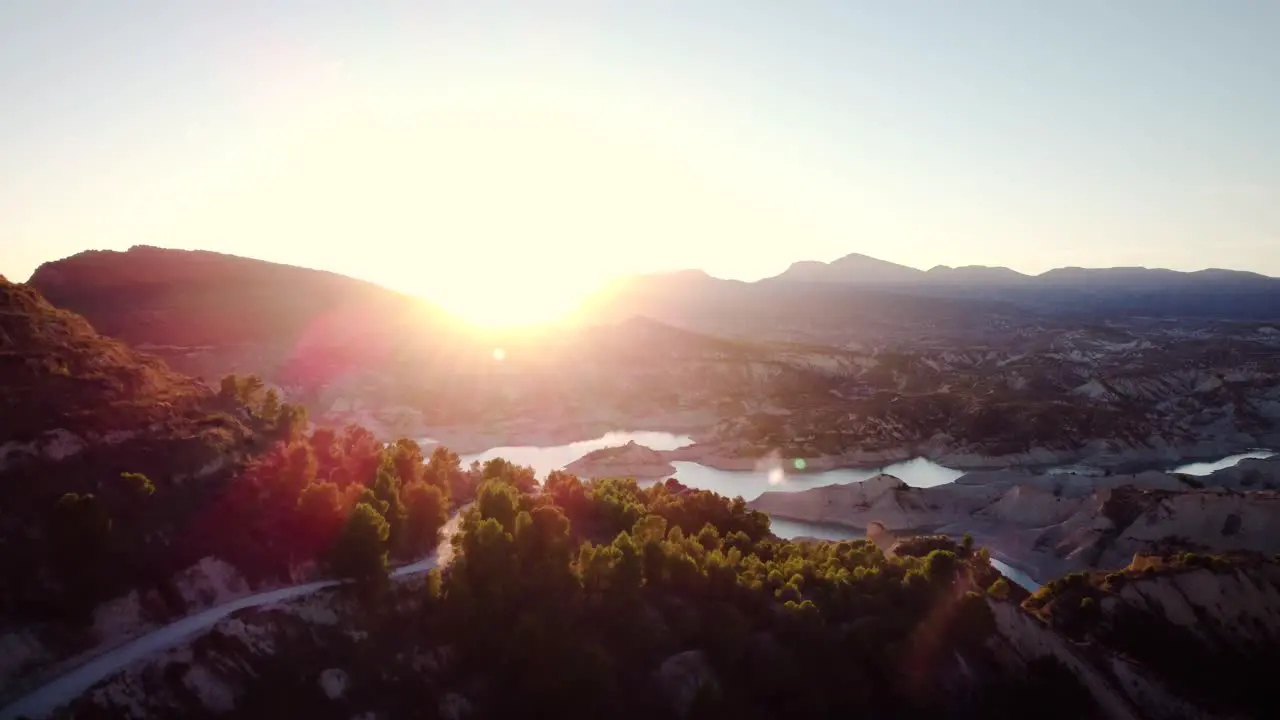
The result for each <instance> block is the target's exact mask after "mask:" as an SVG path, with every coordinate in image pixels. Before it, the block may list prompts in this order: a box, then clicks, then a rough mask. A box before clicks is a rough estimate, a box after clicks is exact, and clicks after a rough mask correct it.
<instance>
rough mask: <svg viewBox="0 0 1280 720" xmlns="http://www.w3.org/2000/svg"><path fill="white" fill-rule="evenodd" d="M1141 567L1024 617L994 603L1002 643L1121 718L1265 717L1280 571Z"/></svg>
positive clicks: (1096, 580)
mask: <svg viewBox="0 0 1280 720" xmlns="http://www.w3.org/2000/svg"><path fill="white" fill-rule="evenodd" d="M1202 565H1207V566H1189V565H1185V564H1182V563H1181V562H1179V561H1177V560H1176V559H1174V560H1172V561H1171V560H1170V559H1168V558H1153V557H1139V558H1136V559H1135V562H1134V563H1133V564H1132V565H1130V566H1129V567H1128V568H1126V569H1125V570H1124V571H1123V572H1120V573H1113V574H1110V575H1107V576H1106V577H1105V579H1103V578H1102V576H1100V575H1096V576H1093V577H1092V578H1088V579H1086V578H1084V577H1082V576H1075V578H1074V580H1073V579H1072V578H1066V579H1064V580H1062V581H1059V582H1056V583H1053V584H1052V585H1051V586H1050V587H1049V588H1047V589H1046V590H1045V591H1042V593H1040V594H1037V595H1036V596H1034V597H1033V598H1031V600H1029V601H1028V602H1027V604H1025V605H1024V606H1023V607H1018V606H1016V605H1013V604H1011V603H1005V602H996V601H992V610H993V612H994V614H995V618H996V625H997V642H998V643H1004V644H1005V647H1007V648H1008V649H1009V650H1011V651H1012V653H1013V654H1014V655H1016V656H1018V657H1020V658H1021V660H1022V661H1024V662H1030V661H1034V660H1037V659H1042V658H1052V659H1053V660H1055V661H1056V662H1058V663H1061V664H1062V665H1063V666H1065V667H1066V668H1068V669H1069V670H1070V671H1071V672H1072V674H1074V675H1075V676H1076V677H1077V678H1079V680H1080V681H1081V683H1082V685H1083V686H1084V687H1085V688H1086V689H1087V690H1088V691H1089V693H1090V694H1091V695H1092V696H1093V698H1094V700H1095V702H1097V704H1098V706H1099V707H1100V708H1101V709H1103V711H1104V712H1105V714H1106V716H1107V717H1111V718H1144V719H1145V718H1151V719H1152V720H1154V719H1156V718H1213V717H1264V716H1267V715H1268V714H1269V713H1265V712H1264V713H1263V714H1259V712H1260V711H1261V710H1262V707H1263V706H1268V705H1269V706H1270V707H1271V708H1272V709H1274V705H1273V704H1272V703H1273V701H1274V696H1273V695H1271V693H1270V686H1269V685H1268V684H1267V682H1268V680H1269V675H1268V674H1267V672H1266V671H1265V670H1259V669H1258V668H1271V667H1275V663H1276V661H1277V659H1280V654H1278V653H1277V650H1276V648H1277V641H1280V565H1276V564H1275V563H1274V562H1267V561H1265V560H1262V559H1254V560H1252V561H1240V560H1236V561H1227V560H1224V559H1221V558H1219V559H1214V560H1209V561H1202Z"/></svg>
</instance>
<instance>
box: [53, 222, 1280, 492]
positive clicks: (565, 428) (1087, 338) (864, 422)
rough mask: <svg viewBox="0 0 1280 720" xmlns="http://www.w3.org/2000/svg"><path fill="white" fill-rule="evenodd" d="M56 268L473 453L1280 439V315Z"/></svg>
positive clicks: (646, 282)
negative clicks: (587, 306)
mask: <svg viewBox="0 0 1280 720" xmlns="http://www.w3.org/2000/svg"><path fill="white" fill-rule="evenodd" d="M870 262H871V261H870V259H867V258H859V259H858V261H857V263H854V265H865V264H867V263H870ZM134 263H137V264H139V265H140V266H142V267H146V268H148V269H149V272H147V273H139V272H137V271H136V270H129V268H130V267H132V265H133V264H134ZM1093 272H1094V271H1085V273H1086V274H1087V275H1089V276H1090V277H1093ZM1098 272H1100V273H1102V276H1105V277H1112V275H1116V276H1117V277H1129V276H1130V275H1131V274H1132V273H1131V272H1130V270H1128V269H1124V268H1120V269H1116V270H1115V271H1114V273H1112V271H1106V272H1103V271H1098ZM1138 272H1139V274H1143V276H1144V277H1145V273H1147V272H1148V271H1145V270H1140V271H1138ZM1151 272H1155V273H1156V274H1157V275H1158V276H1160V277H1164V275H1166V274H1169V273H1170V272H1171V271H1160V272H1157V271H1151ZM920 274H921V275H929V276H936V275H944V276H945V275H956V276H963V277H966V278H968V277H977V278H986V277H990V276H992V275H993V274H994V275H1001V274H1002V273H1000V272H999V270H998V269H990V268H987V269H975V268H957V269H951V270H939V269H935V270H933V271H930V272H929V273H920ZM1046 275H1051V274H1046ZM1058 275H1063V273H1059V274H1058ZM1173 275H1178V274H1176V273H1174V274H1173ZM1194 275H1196V276H1197V277H1200V276H1206V277H1209V279H1210V280H1213V281H1214V282H1217V280H1214V278H1215V277H1218V275H1217V274H1214V273H1207V274H1205V273H1202V274H1194ZM99 276H104V277H105V278H107V279H102V278H100V277H99ZM1065 276H1066V277H1067V278H1070V277H1072V276H1073V272H1066V273H1065ZM1232 277H1234V276H1232ZM35 280H36V281H37V282H38V283H40V284H42V285H50V286H52V288H51V292H52V293H53V294H54V296H55V297H60V298H62V301H63V302H65V303H68V304H69V305H68V308H69V309H71V310H74V311H77V312H82V313H85V314H86V316H87V317H88V318H89V319H90V321H91V322H93V323H94V324H95V326H100V327H118V328H120V333H121V334H122V337H125V338H127V339H128V340H130V341H131V342H133V343H136V344H137V346H139V347H143V348H147V349H148V350H149V351H152V352H156V353H161V354H163V355H164V357H165V358H166V359H167V360H168V361H169V362H170V363H172V364H173V365H174V366H175V367H176V368H178V369H180V370H183V371H184V372H187V373H189V374H196V375H202V376H204V377H206V378H217V377H220V376H221V375H222V374H224V373H227V372H239V373H241V374H244V373H248V372H254V373H257V374H260V375H261V376H262V377H263V378H264V379H265V380H266V381H267V382H268V383H271V384H273V385H276V386H279V387H281V388H283V389H284V391H285V392H286V394H287V395H288V396H289V397H290V398H291V399H292V400H294V401H295V402H300V403H302V404H304V405H305V406H306V407H307V409H308V410H309V411H310V413H311V416H312V417H313V418H315V419H317V420H319V421H322V422H324V423H327V424H332V425H343V424H346V423H350V422H355V423H358V424H361V425H363V426H366V427H369V428H370V429H372V430H373V431H374V432H375V433H376V434H378V435H379V436H381V437H383V438H384V439H387V440H391V439H395V438H396V437H400V436H409V437H434V438H438V439H447V440H448V442H449V443H450V444H451V446H455V447H456V448H457V449H459V450H460V451H463V452H473V451H474V452H479V451H482V450H485V449H487V448H489V447H497V446H503V445H513V444H522V443H530V442H533V443H535V444H560V443H563V442H569V441H574V440H581V439H585V438H589V437H595V436H598V435H600V434H602V433H604V432H607V431H610V430H615V429H617V428H618V427H647V428H651V429H665V430H671V431H678V432H689V431H693V432H696V433H698V434H699V436H700V437H702V438H704V440H705V441H704V442H703V443H702V446H701V447H696V448H692V449H689V450H688V451H687V452H688V453H690V455H689V456H688V457H686V458H684V459H701V460H703V461H704V462H709V463H711V464H720V465H725V464H727V465H729V466H733V463H741V462H745V463H748V466H750V463H751V462H753V459H754V458H756V457H758V456H760V455H763V454H767V453H770V452H779V453H782V454H785V455H789V456H800V457H806V458H809V459H812V460H813V461H814V462H813V463H811V466H812V467H835V466H839V465H841V464H849V465H863V466H865V465H877V464H880V463H881V462H882V461H885V460H890V461H892V460H893V459H907V458H910V457H913V456H916V455H924V456H927V457H930V458H933V459H937V460H939V461H940V462H942V463H943V464H949V465H951V466H953V467H990V466H1002V465H1009V464H1033V465H1034V464H1040V465H1052V464H1064V463H1071V462H1092V463H1095V464H1098V465H1105V466H1121V467H1129V466H1133V465H1138V466H1143V465H1145V466H1151V465H1160V464H1162V463H1165V462H1169V461H1171V460H1176V459H1177V458H1179V457H1182V456H1193V457H1207V456H1212V455H1214V454H1219V455H1224V454H1229V453H1231V452H1236V451H1239V450H1242V449H1248V448H1251V447H1269V446H1271V445H1272V444H1274V443H1275V442H1280V439H1278V438H1280V428H1278V427H1277V421H1278V420H1280V360H1278V359H1277V358H1278V357H1280V356H1278V355H1277V353H1276V348H1277V347H1280V333H1278V332H1277V331H1276V328H1275V327H1272V326H1271V325H1268V324H1265V323H1261V322H1253V323H1244V322H1225V321H1209V320H1203V319H1187V318H1175V319H1173V320H1171V321H1165V320H1159V319H1151V318H1136V319H1125V318H1123V317H1107V318H1106V319H1104V320H1102V321H1099V322H1088V323H1082V322H1081V321H1080V319H1079V318H1075V319H1072V317H1070V313H1071V312H1074V308H1076V307H1077V305H1079V306H1081V307H1083V306H1084V305H1087V303H1084V304H1083V305H1082V304H1081V303H1077V302H1076V301H1070V302H1066V304H1065V306H1064V307H1066V308H1067V309H1066V310H1062V308H1059V310H1057V311H1053V313H1050V312H1048V311H1045V312H1040V311H1033V310H1031V309H1028V308H1027V307H1024V306H1020V305H1018V304H1017V303H1015V302H1012V301H1008V300H992V299H982V298H977V299H964V300H956V299H952V298H942V297H932V296H928V295H922V294H912V292H914V291H912V292H906V291H904V290H903V289H902V288H900V287H894V288H891V289H885V288H865V287H861V286H858V287H851V286H849V285H847V284H841V283H819V282H785V281H776V280H775V281H762V282H758V283H742V282H737V281H729V280H719V279H716V278H713V277H710V276H708V275H706V274H705V273H700V272H684V273H672V274H667V275H652V276H643V277H638V278H632V279H630V280H629V281H624V282H620V283H618V284H616V285H615V286H613V287H612V288H610V289H609V290H608V291H607V292H604V293H602V294H601V295H599V296H597V297H596V298H595V299H594V301H593V303H592V305H591V307H592V308H593V310H592V313H589V314H590V315H591V316H592V317H591V318H589V319H594V320H596V321H599V322H598V324H595V325H592V324H587V325H584V326H580V327H576V328H554V329H550V330H546V331H544V332H530V333H523V334H516V335H508V336H502V335H488V336H481V335H478V334H476V333H472V332H468V331H466V330H465V329H462V328H461V327H460V326H458V325H457V324H456V323H453V322H452V321H448V320H447V319H445V320H441V321H440V322H436V320H438V319H439V316H438V315H436V314H434V312H433V311H431V310H430V309H429V308H426V309H424V306H423V305H422V304H421V303H420V302H418V301H416V300H412V299H410V298H407V297H405V296H401V295H398V294H396V293H391V292H388V291H385V290H381V289H379V288H376V287H375V286H371V285H368V284H367V283H361V282H357V281H354V280H350V279H346V278H341V277H339V276H334V275H332V274H329V273H321V272H317V271H311V270H304V269H300V268H291V267H285V266H278V265H272V264H270V263H262V262H259V261H254V260H247V259H244V258H232V257H228V256H222V255H215V254H212V253H192V252H186V251H177V250H160V249H156V248H134V249H133V250H130V251H129V252H126V253H86V254H82V255H78V256H75V257H72V258H68V259H66V260H62V261H58V262H55V263H50V264H48V265H46V266H44V267H42V268H41V269H40V271H38V272H37V273H36V277H35ZM1033 280H1034V281H1035V282H1039V280H1037V279H1034V278H1033V279H1032V280H1028V281H1025V282H1023V281H1019V282H1022V283H1023V284H1027V285H1029V284H1034V283H1032V281H1033ZM1263 281H1266V282H1270V281H1269V280H1267V279H1265V278H1264V279H1262V280H1259V282H1263ZM1112 284H1113V285H1116V286H1118V287H1130V286H1131V287H1135V288H1137V287H1139V286H1140V285H1141V284H1140V283H1136V281H1135V282H1120V283H1112ZM960 285H964V286H965V287H984V286H983V284H982V283H981V282H978V283H977V284H976V285H975V284H974V283H973V282H969V281H967V280H966V281H965V282H963V283H959V284H957V283H951V284H950V285H948V287H959V286H960ZM1157 286H1158V284H1157ZM1015 289H1016V290H1017V291H1018V292H1022V290H1020V289H1017V288H1015ZM1035 292H1037V293H1040V292H1041V290H1036V291H1035ZM1046 292H1047V291H1046ZM1072 292H1075V291H1074V290H1073V291H1072ZM58 293H63V294H62V295H59V294H58ZM1184 296H1185V297H1193V296H1194V293H1190V292H1187V293H1182V292H1181V291H1180V292H1179V297H1184ZM1219 297H1222V296H1219ZM227 303H229V304H227ZM224 304H225V307H230V308H233V309H234V313H230V312H228V311H226V310H225V307H224ZM1277 307H1280V305H1277ZM1063 312H1067V313H1068V315H1063V314H1062V313H1063ZM1054 313H1056V314H1054ZM232 316H234V320H235V322H234V323H233V322H231V317H232ZM210 317H214V318H215V319H216V318H219V317H221V318H222V319H223V320H225V322H222V321H219V322H221V324H219V322H210V321H208V318H210ZM148 318H165V319H166V320H165V322H149V321H148ZM187 342H199V343H213V344H207V345H186V344H183V343H187ZM494 348H502V349H503V359H502V360H501V361H499V360H496V359H495V358H494V354H493V351H494Z"/></svg>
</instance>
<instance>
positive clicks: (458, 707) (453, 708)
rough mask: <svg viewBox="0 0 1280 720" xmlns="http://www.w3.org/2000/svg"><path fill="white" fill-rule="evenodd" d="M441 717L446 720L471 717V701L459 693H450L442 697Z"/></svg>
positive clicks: (461, 719) (460, 719) (459, 719)
mask: <svg viewBox="0 0 1280 720" xmlns="http://www.w3.org/2000/svg"><path fill="white" fill-rule="evenodd" d="M440 717H441V718H443V719H444V720H464V719H465V718H468V717H471V701H470V700H468V699H466V698H465V697H463V696H461V695H459V694H458V693H449V694H448V695H445V696H444V697H443V698H441V699H440Z"/></svg>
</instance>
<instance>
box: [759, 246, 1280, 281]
mask: <svg viewBox="0 0 1280 720" xmlns="http://www.w3.org/2000/svg"><path fill="white" fill-rule="evenodd" d="M778 281H785V282H833V283H849V284H858V285H871V286H877V287H883V286H897V285H935V286H938V285H955V284H977V283H981V284H988V285H999V286H1011V287H1025V286H1038V287H1062V286H1068V287H1081V286H1090V287H1101V286H1108V285H1126V286H1132V285H1133V284H1138V285H1152V286H1162V287H1174V286H1176V287H1187V286H1192V285H1202V286H1203V285H1210V284H1221V283H1238V284H1249V285H1257V286H1263V285H1266V286H1276V285H1280V278H1272V277H1267V276H1266V275H1260V274H1258V273H1253V272H1246V271H1243V270H1221V269H1209V270H1197V271H1195V272H1181V271H1178V270H1165V269H1160V268H1145V267H1113V268H1081V267H1062V268H1054V269H1052V270H1047V271H1045V272H1043V273H1040V274H1039V275H1027V274H1024V273H1020V272H1018V271H1016V270H1012V269H1010V268H1007V267H998V266H997V267H991V266H987V265H965V266H962V267H950V266H948V265H936V266H934V267H932V268H929V269H928V270H919V269H917V268H913V267H908V266H906V265H898V264H897V263H891V262H888V261H885V260H878V259H876V258H873V257H870V256H868V255H862V254H860V253H853V254H850V255H845V256H844V257H842V258H838V259H836V260H832V261H831V262H828V263H824V262H817V261H814V260H802V261H800V262H796V263H792V264H791V267H789V268H787V269H786V270H785V271H783V272H782V273H781V274H779V275H776V276H774V277H771V278H766V279H765V280H763V281H762V282H778Z"/></svg>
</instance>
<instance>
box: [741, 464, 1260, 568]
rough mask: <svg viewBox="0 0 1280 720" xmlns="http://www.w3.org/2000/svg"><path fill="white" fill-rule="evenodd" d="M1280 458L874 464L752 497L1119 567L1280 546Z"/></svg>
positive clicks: (835, 518)
mask: <svg viewBox="0 0 1280 720" xmlns="http://www.w3.org/2000/svg"><path fill="white" fill-rule="evenodd" d="M1277 488H1280V461H1273V460H1265V461H1255V462H1253V463H1251V464H1250V465H1249V466H1248V468H1247V469H1246V470H1240V469H1237V468H1226V469H1224V470H1219V471H1218V472H1215V473H1213V474H1212V475H1209V476H1207V477H1202V478H1193V477H1190V476H1184V475H1174V474H1167V473H1161V472H1154V471H1152V472H1144V473H1139V474H1136V475H1107V476H1102V477H1090V476H1079V475H1073V474H1044V475H1037V474H1031V473H1026V472H1019V471H995V472H974V473H970V474H967V475H964V476H962V477H961V478H960V479H958V480H956V481H955V482H954V483H948V484H945V485H938V486H936V487H928V488H914V487H909V486H907V485H905V484H904V483H903V482H902V481H901V480H900V479H898V478H895V477H892V476H889V475H879V476H877V477H875V478H873V479H871V480H867V481H865V482H856V483H849V484H844V485H829V486H826V487H818V488H812V489H808V490H804V491H801V492H767V493H764V494H763V495H761V496H760V497H759V498H757V499H755V500H753V501H752V502H751V503H750V505H751V507H753V508H755V509H758V510H762V511H764V512H768V513H770V514H771V515H773V516H776V517H782V518H790V519H795V520H802V521H804V522H815V523H830V524H838V525H846V526H851V527H856V528H866V527H869V526H870V525H871V524H872V523H879V524H880V525H882V526H883V527H884V528H886V529H887V530H889V531H897V532H912V531H916V530H921V529H927V530H929V531H933V532H940V533H948V534H952V535H960V534H963V533H970V534H972V535H973V536H974V537H975V538H977V539H978V540H979V541H980V542H982V543H983V544H985V545H987V546H989V547H990V548H991V549H992V550H993V551H994V552H996V553H998V555H999V557H1001V558H1004V559H1007V560H1008V562H1011V563H1013V564H1015V565H1017V566H1018V567H1020V568H1022V569H1024V570H1025V571H1026V572H1027V573H1028V574H1030V575H1031V576H1032V577H1033V578H1036V579H1037V580H1039V581H1042V582H1044V581H1048V580H1051V579H1053V578H1056V577H1059V576H1061V575H1063V574H1066V573H1070V572H1077V571H1082V570H1083V571H1092V570H1115V569H1119V568H1123V567H1124V566H1126V565H1127V564H1128V563H1129V561H1130V559H1131V558H1133V556H1134V555H1135V554H1139V553H1150V552H1154V551H1159V550H1161V549H1162V548H1167V547H1174V548H1181V549H1183V550H1193V551H1196V552H1209V553H1226V552H1237V551H1243V550H1254V551H1259V552H1265V553H1268V554H1272V553H1278V552H1280V529H1278V528H1280V493H1277V492H1276V489H1277Z"/></svg>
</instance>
